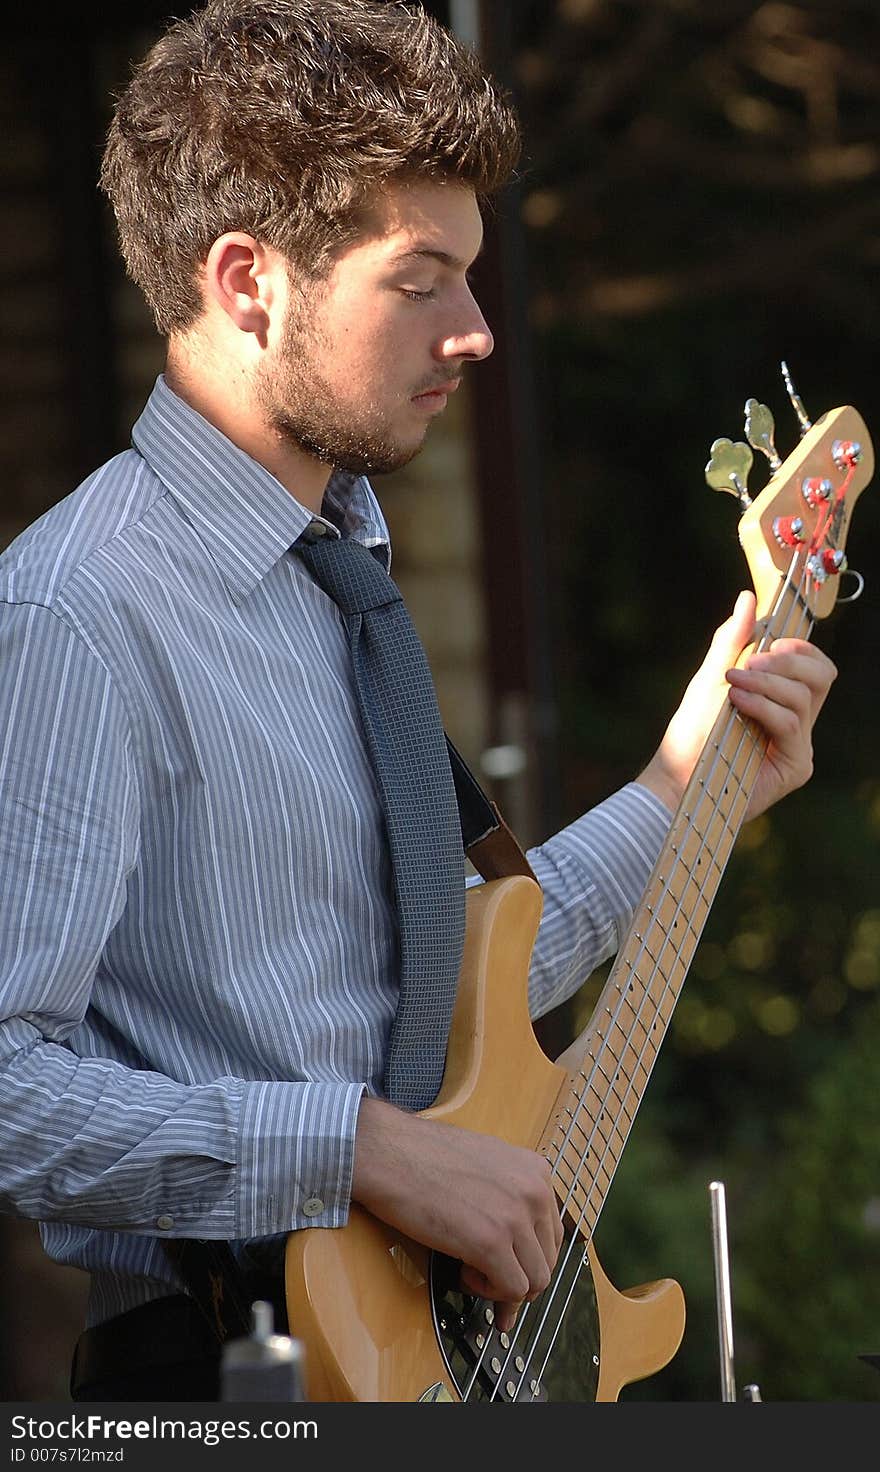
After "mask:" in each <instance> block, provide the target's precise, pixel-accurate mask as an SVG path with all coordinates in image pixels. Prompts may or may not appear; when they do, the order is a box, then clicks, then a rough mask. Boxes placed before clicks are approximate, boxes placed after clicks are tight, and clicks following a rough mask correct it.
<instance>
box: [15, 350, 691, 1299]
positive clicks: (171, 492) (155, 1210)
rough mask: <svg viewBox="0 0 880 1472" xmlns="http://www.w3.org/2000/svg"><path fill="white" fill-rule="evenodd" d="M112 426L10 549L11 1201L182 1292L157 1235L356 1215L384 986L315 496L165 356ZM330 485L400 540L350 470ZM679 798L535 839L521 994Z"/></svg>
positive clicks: (601, 927)
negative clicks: (535, 883) (240, 438)
mask: <svg viewBox="0 0 880 1472" xmlns="http://www.w3.org/2000/svg"><path fill="white" fill-rule="evenodd" d="M132 441H133V444H132V448H131V449H130V450H127V451H125V452H124V453H123V454H121V455H119V456H117V457H116V458H114V459H113V460H111V461H109V462H108V463H107V464H106V465H104V466H103V467H102V468H101V469H99V470H97V471H96V472H95V473H94V474H93V475H92V476H90V477H89V479H88V480H86V481H85V482H84V483H83V484H82V485H81V486H80V487H79V488H78V489H77V490H76V491H74V492H73V494H72V495H70V496H68V497H67V498H66V499H65V500H63V501H62V502H60V503H59V504H58V505H57V506H55V507H53V508H52V509H51V510H50V511H49V512H47V514H46V515H45V516H43V517H42V518H41V519H40V520H39V521H37V522H36V523H35V524H34V525H33V526H32V527H30V528H29V529H28V530H27V531H25V532H23V533H22V535H21V536H20V537H18V539H17V540H16V541H15V542H14V543H13V544H12V545H11V546H10V547H9V548H8V549H7V551H6V552H5V553H4V555H3V556H2V558H0V865H2V875H3V881H2V896H3V924H2V926H0V1209H2V1210H4V1211H7V1212H11V1213H13V1214H16V1215H20V1216H24V1217H29V1218H33V1219H36V1220H38V1221H40V1222H41V1224H42V1227H41V1230H42V1234H43V1242H44V1246H45V1248H46V1250H47V1252H48V1253H49V1254H50V1256H52V1257H53V1258H55V1259H56V1260H57V1261H58V1262H61V1263H66V1264H74V1265H77V1266H79V1267H82V1268H84V1269H86V1270H87V1271H89V1272H90V1273H91V1274H92V1288H91V1295H90V1302H89V1310H88V1319H89V1322H90V1323H95V1322H98V1321H100V1320H102V1319H103V1318H105V1317H107V1316H108V1315H110V1314H113V1313H118V1312H121V1311H122V1310H123V1309H125V1308H128V1307H132V1306H133V1305H135V1304H138V1303H142V1302H146V1301H147V1300H149V1299H151V1298H156V1297H159V1296H161V1295H163V1294H167V1293H168V1292H169V1291H179V1289H180V1284H179V1282H178V1280H177V1279H176V1277H175V1274H174V1272H173V1269H172V1268H171V1265H170V1262H169V1260H168V1259H167V1257H166V1254H165V1253H164V1251H163V1250H162V1246H161V1240H162V1237H163V1236H166V1237H169V1236H171V1237H174V1236H180V1237H190V1236H192V1237H203V1238H212V1239H227V1240H233V1241H236V1242H242V1241H246V1240H249V1239H255V1238H265V1237H267V1236H271V1235H274V1234H281V1233H283V1234H286V1233H287V1232H289V1231H290V1230H292V1229H295V1228H297V1227H302V1226H310V1227H315V1226H325V1227H335V1226H340V1225H342V1224H344V1223H345V1221H346V1219H347V1214H348V1208H349V1201H350V1193H351V1176H352V1160H353V1147H354V1133H355V1125H356V1118H357V1111H358V1105H359V1101H360V1098H361V1096H362V1094H363V1093H364V1091H366V1092H367V1093H369V1094H371V1095H378V1094H380V1093H381V1081H382V1075H383V1061H384V1052H385V1046H386V1040H387V1038H388V1034H389V1030H390V1026H391V1022H392V1019H393V1017H394V1009H395V993H396V988H397V980H396V974H395V965H396V954H397V952H396V921H395V912H394V900H393V888H392V879H391V873H390V869H389V860H388V854H387V851H386V845H385V842H384V839H383V825H382V816H381V811H380V807H379V802H378V797H377V792H376V787H375V784H374V779H373V775H372V772H371V769H370V766H369V762H368V757H367V754H366V751H365V746H364V741H363V739H362V733H361V728H360V724H359V717H358V713H357V703H356V696H355V691H354V687H353V683H352V676H351V669H350V657H349V649H348V643H347V640H346V636H345V631H344V628H343V625H342V621H341V618H340V615H339V612H338V610H337V608H336V606H335V604H333V603H331V601H330V600H329V599H328V598H327V597H326V595H325V594H324V593H323V592H321V591H320V590H319V588H318V587H317V585H316V584H315V583H314V581H313V580H312V578H311V577H310V575H309V574H308V572H307V571H306V569H305V568H304V566H303V564H302V561H301V559H300V558H298V557H296V556H293V555H291V553H290V547H291V545H292V543H293V542H295V541H296V539H297V538H298V537H299V536H300V534H301V533H302V532H303V531H304V530H305V529H306V528H307V527H308V525H309V523H310V522H311V521H312V520H313V517H312V515H311V513H310V512H309V511H308V510H306V508H305V507H303V506H302V505H300V504H299V503H298V502H297V501H296V500H295V499H294V497H293V496H292V495H290V494H289V492H288V491H287V490H285V489H284V487H282V486H281V484H280V483H279V482H278V481H277V480H276V479H275V478H274V477H273V476H272V475H271V474H270V473H269V472H268V471H267V470H265V469H264V468H263V467H262V466H260V465H259V464H257V463H256V462H255V461H254V460H252V459H251V458H250V457H249V456H248V455H246V454H245V453H244V452H243V451H241V450H240V449H238V448H237V447H236V446H235V445H234V444H232V443H231V442H230V441H229V440H228V439H226V437H225V436H224V435H223V434H221V433H220V431H219V430H217V429H216V428H214V427H213V426H212V425H210V424H208V423H207V422H206V421H205V420H204V419H202V418H201V416H200V415H198V414H197V413H196V412H195V411H194V410H192V409H191V408H190V407H189V406H188V405H186V404H185V403H184V402H183V401H182V400H181V399H180V398H178V397H177V396H176V395H175V394H174V393H172V391H171V390H170V389H169V388H168V386H167V385H166V383H165V381H164V379H163V378H162V377H160V378H159V379H158V380H157V383H156V386H155V388H154V390H153V393H152V395H151V397H150V399H149V402H148V404H147V406H146V408H145V410H144V412H143V414H142V416H141V418H140V419H139V420H138V422H137V424H136V425H135V427H134V430H133V434H132ZM322 512H323V516H322V520H325V521H326V522H327V524H329V526H331V527H332V528H333V530H334V531H335V532H339V533H341V534H342V535H344V536H351V537H356V538H358V539H360V540H361V541H363V542H364V543H366V544H368V545H371V546H379V545H381V546H383V547H387V545H388V532H387V528H386V526H385V522H384V520H383V518H382V514H381V511H380V509H379V506H378V503H377V502H376V499H375V497H374V495H373V492H372V490H371V488H370V486H369V484H368V482H367V481H366V480H365V479H363V478H353V477H347V476H342V475H339V474H337V475H334V476H333V477H332V478H331V481H330V483H329V485H328V490H327V494H326V496H325V499H324V504H323V507H322ZM387 555H388V556H389V557H390V550H389V552H388V554H387ZM668 821H669V814H668V813H667V811H666V809H665V808H664V807H663V805H662V804H661V803H660V802H659V801H658V800H657V799H656V798H655V797H654V796H653V795H652V794H651V793H650V792H648V791H647V790H646V789H645V788H643V787H641V786H639V785H638V784H630V785H628V786H627V787H625V788H624V789H623V790H622V791H621V792H619V793H616V794H615V795H614V796H612V797H611V798H609V799H608V800H607V801H606V802H604V803H602V804H600V805H599V806H598V807H597V808H595V809H593V810H592V811H591V812H590V813H588V814H586V815H585V816H584V817H582V818H579V819H578V820H577V821H575V822H574V823H572V824H571V826H570V827H568V828H566V829H565V830H564V831H563V832H562V833H560V834H557V835H556V836H555V837H553V838H551V839H550V840H549V841H548V842H546V843H544V844H543V845H541V846H540V847H538V848H536V849H534V850H532V851H531V852H530V855H529V857H530V860H531V863H532V865H533V868H534V870H535V872H536V874H537V877H538V878H539V880H540V882H541V884H542V887H543V890H544V897H545V899H544V915H543V920H542V923H541V927H540V933H539V936H538V940H537V943H536V946H535V950H534V955H533V960H532V966H531V971H530V976H529V993H530V1007H531V1012H532V1015H533V1016H540V1015H541V1014H542V1013H544V1012H547V1011H548V1010H549V1009H550V1008H552V1007H554V1006H555V1005H557V1004H558V1003H559V1002H560V1001H562V1000H563V999H565V998H566V997H568V996H570V995H571V994H572V993H573V992H574V991H575V990H576V989H577V987H578V986H579V985H580V984H581V983H582V982H583V980H584V979H585V978H586V976H587V975H588V974H589V973H590V972H591V971H592V970H593V969H594V968H595V967H596V965H597V964H599V963H600V962H601V961H602V960H604V959H605V958H607V957H608V956H609V955H611V954H612V953H613V952H614V951H615V950H616V949H617V947H618V945H619V943H620V941H621V940H622V938H623V933H624V931H625V928H626V926H627V925H628V923H629V920H630V918H631V915H632V912H633V909H634V906H635V904H636V903H637V901H638V899H639V897H640V896H641V893H642V891H643V888H644V885H645V882H646V880H647V878H648V875H649V872H650V869H651V866H652V864H653V862H654V859H655V858H656V855H657V852H658V851H659V847H660V844H661V842H662V839H663V836H664V834H665V832H666V828H667V825H668Z"/></svg>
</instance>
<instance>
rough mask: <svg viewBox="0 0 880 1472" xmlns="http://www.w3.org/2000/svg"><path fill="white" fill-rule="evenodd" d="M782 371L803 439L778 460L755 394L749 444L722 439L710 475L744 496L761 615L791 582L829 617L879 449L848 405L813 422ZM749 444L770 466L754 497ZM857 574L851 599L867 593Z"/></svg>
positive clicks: (745, 541) (719, 486) (817, 614)
mask: <svg viewBox="0 0 880 1472" xmlns="http://www.w3.org/2000/svg"><path fill="white" fill-rule="evenodd" d="M783 373H784V374H785V378H786V384H787V386H788V389H789V394H790V397H791V399H792V403H793V404H794V405H795V408H796V409H797V412H798V418H799V419H800V421H801V439H800V442H799V444H798V445H797V446H796V448H795V449H794V450H793V451H792V452H791V454H790V455H789V456H788V458H787V459H786V460H784V461H782V460H780V458H779V455H778V454H777V452H776V448H775V445H774V443H773V418H772V415H771V413H770V410H769V409H767V408H766V406H765V405H763V404H758V403H757V402H756V401H755V400H754V399H749V401H748V403H747V404H746V435H747V436H748V439H749V444H745V443H742V442H737V443H731V441H730V440H716V441H715V442H714V444H713V445H712V450H711V458H710V460H709V463H708V465H707V466H706V480H707V481H708V483H709V485H710V486H712V487H713V489H715V490H725V491H729V492H730V493H731V494H732V495H735V496H737V498H738V499H739V502H740V506H741V508H742V517H741V519H740V522H739V527H738V532H739V540H740V543H741V545H742V548H743V551H744V552H745V554H746V558H747V560H748V563H749V570H750V572H751V575H752V581H753V583H754V586H755V593H756V595H757V602H758V617H759V618H764V617H766V616H767V614H768V613H769V612H770V610H771V609H772V608H773V607H774V605H775V604H776V601H777V598H778V596H779V593H780V589H781V587H782V586H783V585H788V586H790V588H791V590H792V592H793V593H794V594H795V595H796V597H797V598H798V600H799V602H800V603H801V604H802V605H803V607H804V610H805V612H806V613H807V614H808V616H809V617H810V618H811V619H819V618H826V617H827V615H828V614H829V613H830V612H831V610H832V609H833V607H834V605H835V603H836V602H837V601H838V597H839V596H840V589H841V575H842V574H844V573H846V572H848V571H849V569H848V567H847V562H846V554H845V550H844V549H845V547H846V538H847V533H848V530H849V522H850V518H851V516H852V510H853V507H854V505H855V503H856V501H857V499H858V497H859V496H860V495H861V493H862V491H863V490H864V488H865V486H866V485H867V484H868V482H869V481H870V479H871V477H872V475H873V473H874V451H873V446H872V444H871V438H870V435H869V434H868V430H867V427H866V425H865V422H864V420H863V419H862V417H861V415H860V414H858V413H857V412H856V410H855V409H853V408H851V407H850V406H848V405H845V406H844V407H842V408H839V409H830V410H829V411H828V413H827V414H823V415H822V417H821V418H820V419H817V420H816V422H815V424H810V421H809V420H808V419H807V417H806V414H805V412H804V411H803V406H802V404H801V402H800V399H798V398H797V396H796V395H795V394H794V391H793V389H792V387H791V383H790V380H789V378H788V370H787V369H786V368H785V365H783ZM750 445H751V446H752V447H753V448H755V449H758V450H760V451H761V452H762V453H763V454H764V455H765V456H766V457H767V459H768V460H769V462H770V468H771V474H770V479H769V481H768V483H767V485H766V486H765V487H764V489H763V490H762V491H761V493H760V495H758V496H757V497H756V499H755V500H752V499H751V497H750V496H749V494H748V488H747V476H748V472H749V469H750V468H751V464H752V459H753V456H752V453H751V449H750V448H749V446H750ZM855 576H856V579H857V582H856V588H855V591H854V592H850V593H849V594H848V596H849V597H850V598H852V597H854V596H858V593H859V592H860V591H861V579H860V578H859V577H858V575H857V574H856V575H855Z"/></svg>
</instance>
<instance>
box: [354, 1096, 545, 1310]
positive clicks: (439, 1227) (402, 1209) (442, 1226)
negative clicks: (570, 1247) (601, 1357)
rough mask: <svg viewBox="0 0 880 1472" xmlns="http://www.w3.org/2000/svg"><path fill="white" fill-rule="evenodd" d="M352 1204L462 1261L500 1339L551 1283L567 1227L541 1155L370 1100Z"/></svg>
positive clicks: (464, 1277) (465, 1279)
mask: <svg viewBox="0 0 880 1472" xmlns="http://www.w3.org/2000/svg"><path fill="white" fill-rule="evenodd" d="M352 1198H353V1200H355V1201H358V1202H359V1203H360V1204H361V1205H362V1206H365V1207H366V1208H367V1210H368V1211H370V1212H372V1214H373V1216H377V1217H379V1218H380V1219H381V1220H382V1221H384V1222H387V1223H388V1224H389V1226H393V1227H396V1228H398V1230H400V1231H401V1232H403V1233H405V1235H406V1236H408V1237H412V1238H414V1239H415V1241H417V1242H421V1243H422V1244H423V1245H424V1246H426V1247H432V1248H434V1249H436V1250H437V1251H438V1252H444V1253H446V1254H447V1255H448V1256H449V1257H453V1258H459V1259H460V1260H461V1263H462V1274H461V1281H462V1287H463V1288H464V1290H465V1291H466V1292H468V1293H474V1294H476V1295H477V1296H478V1297H480V1298H490V1299H493V1300H494V1301H495V1305H496V1320H495V1322H496V1326H497V1328H498V1329H501V1330H506V1329H510V1328H512V1326H513V1323H514V1321H515V1319H516V1312H517V1308H518V1307H519V1304H520V1303H521V1302H522V1301H523V1299H533V1298H535V1297H537V1295H538V1294H539V1293H541V1292H542V1291H543V1290H544V1289H545V1288H546V1287H547V1285H548V1283H549V1282H550V1275H551V1272H552V1270H553V1267H554V1265H555V1263H556V1259H557V1256H558V1254H559V1248H560V1245H561V1243H562V1221H561V1219H560V1215H559V1206H558V1203H557V1200H556V1196H555V1194H554V1191H553V1186H552V1184H551V1179H550V1166H549V1164H548V1162H547V1161H546V1160H545V1159H544V1158H543V1156H541V1155H538V1154H537V1152H536V1151H534V1150H527V1149H523V1148H522V1147H521V1146H519V1145H509V1144H508V1143H507V1142H506V1141H505V1140H499V1139H497V1138H496V1137H495V1136H493V1135H481V1134H476V1133H474V1132H472V1131H471V1130H465V1129H460V1128H459V1127H458V1126H457V1125H451V1124H443V1123H442V1122H440V1121H438V1120H431V1119H425V1118H423V1117H422V1116H420V1115H418V1114H407V1113H406V1112H404V1111H403V1110H400V1109H396V1108H395V1107H394V1106H393V1105H391V1104H387V1103H385V1102H384V1101H383V1100H381V1099H364V1100H363V1101H362V1103H361V1107H360V1115H359V1118H358V1128H357V1136H356V1140H355V1159H354V1174H353V1181H352Z"/></svg>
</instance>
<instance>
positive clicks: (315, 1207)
mask: <svg viewBox="0 0 880 1472" xmlns="http://www.w3.org/2000/svg"><path fill="white" fill-rule="evenodd" d="M302 1209H303V1216H317V1215H318V1214H319V1212H322V1211H323V1210H324V1203H323V1201H322V1200H321V1198H320V1196H310V1197H309V1199H308V1201H304V1202H303V1206H302Z"/></svg>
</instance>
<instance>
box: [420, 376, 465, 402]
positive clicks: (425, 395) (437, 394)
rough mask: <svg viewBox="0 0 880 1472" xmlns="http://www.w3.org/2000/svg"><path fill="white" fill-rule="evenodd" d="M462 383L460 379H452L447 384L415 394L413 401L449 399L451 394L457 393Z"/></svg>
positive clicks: (438, 384)
mask: <svg viewBox="0 0 880 1472" xmlns="http://www.w3.org/2000/svg"><path fill="white" fill-rule="evenodd" d="M460 383H461V379H460V378H450V379H449V381H448V382H447V383H435V384H432V385H431V387H430V388H423V389H422V390H421V392H420V393H417V394H413V399H416V400H418V399H427V400H430V399H434V398H444V399H445V398H448V397H449V395H450V394H454V393H455V390H456V389H457V388H458V385H459V384H460Z"/></svg>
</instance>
